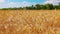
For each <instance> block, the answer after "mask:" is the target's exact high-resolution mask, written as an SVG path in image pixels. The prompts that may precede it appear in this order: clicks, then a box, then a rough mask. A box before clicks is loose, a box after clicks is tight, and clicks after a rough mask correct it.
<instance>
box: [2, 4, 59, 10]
mask: <svg viewBox="0 0 60 34" xmlns="http://www.w3.org/2000/svg"><path fill="white" fill-rule="evenodd" d="M20 9H21V10H55V9H56V10H60V3H59V4H58V5H53V4H36V5H32V6H26V7H19V8H2V10H20Z"/></svg>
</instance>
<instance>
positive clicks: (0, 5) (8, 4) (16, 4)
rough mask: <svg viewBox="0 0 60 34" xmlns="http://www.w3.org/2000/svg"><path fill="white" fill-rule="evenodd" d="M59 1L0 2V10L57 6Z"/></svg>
mask: <svg viewBox="0 0 60 34" xmlns="http://www.w3.org/2000/svg"><path fill="white" fill-rule="evenodd" d="M59 2H60V0H0V8H9V7H11V8H13V7H25V6H31V5H35V4H47V3H52V4H58V3H59Z"/></svg>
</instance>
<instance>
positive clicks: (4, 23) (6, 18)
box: [0, 10, 60, 34]
mask: <svg viewBox="0 0 60 34" xmlns="http://www.w3.org/2000/svg"><path fill="white" fill-rule="evenodd" d="M59 11H60V10H57V11H54V10H0V34H60V12H59Z"/></svg>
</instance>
